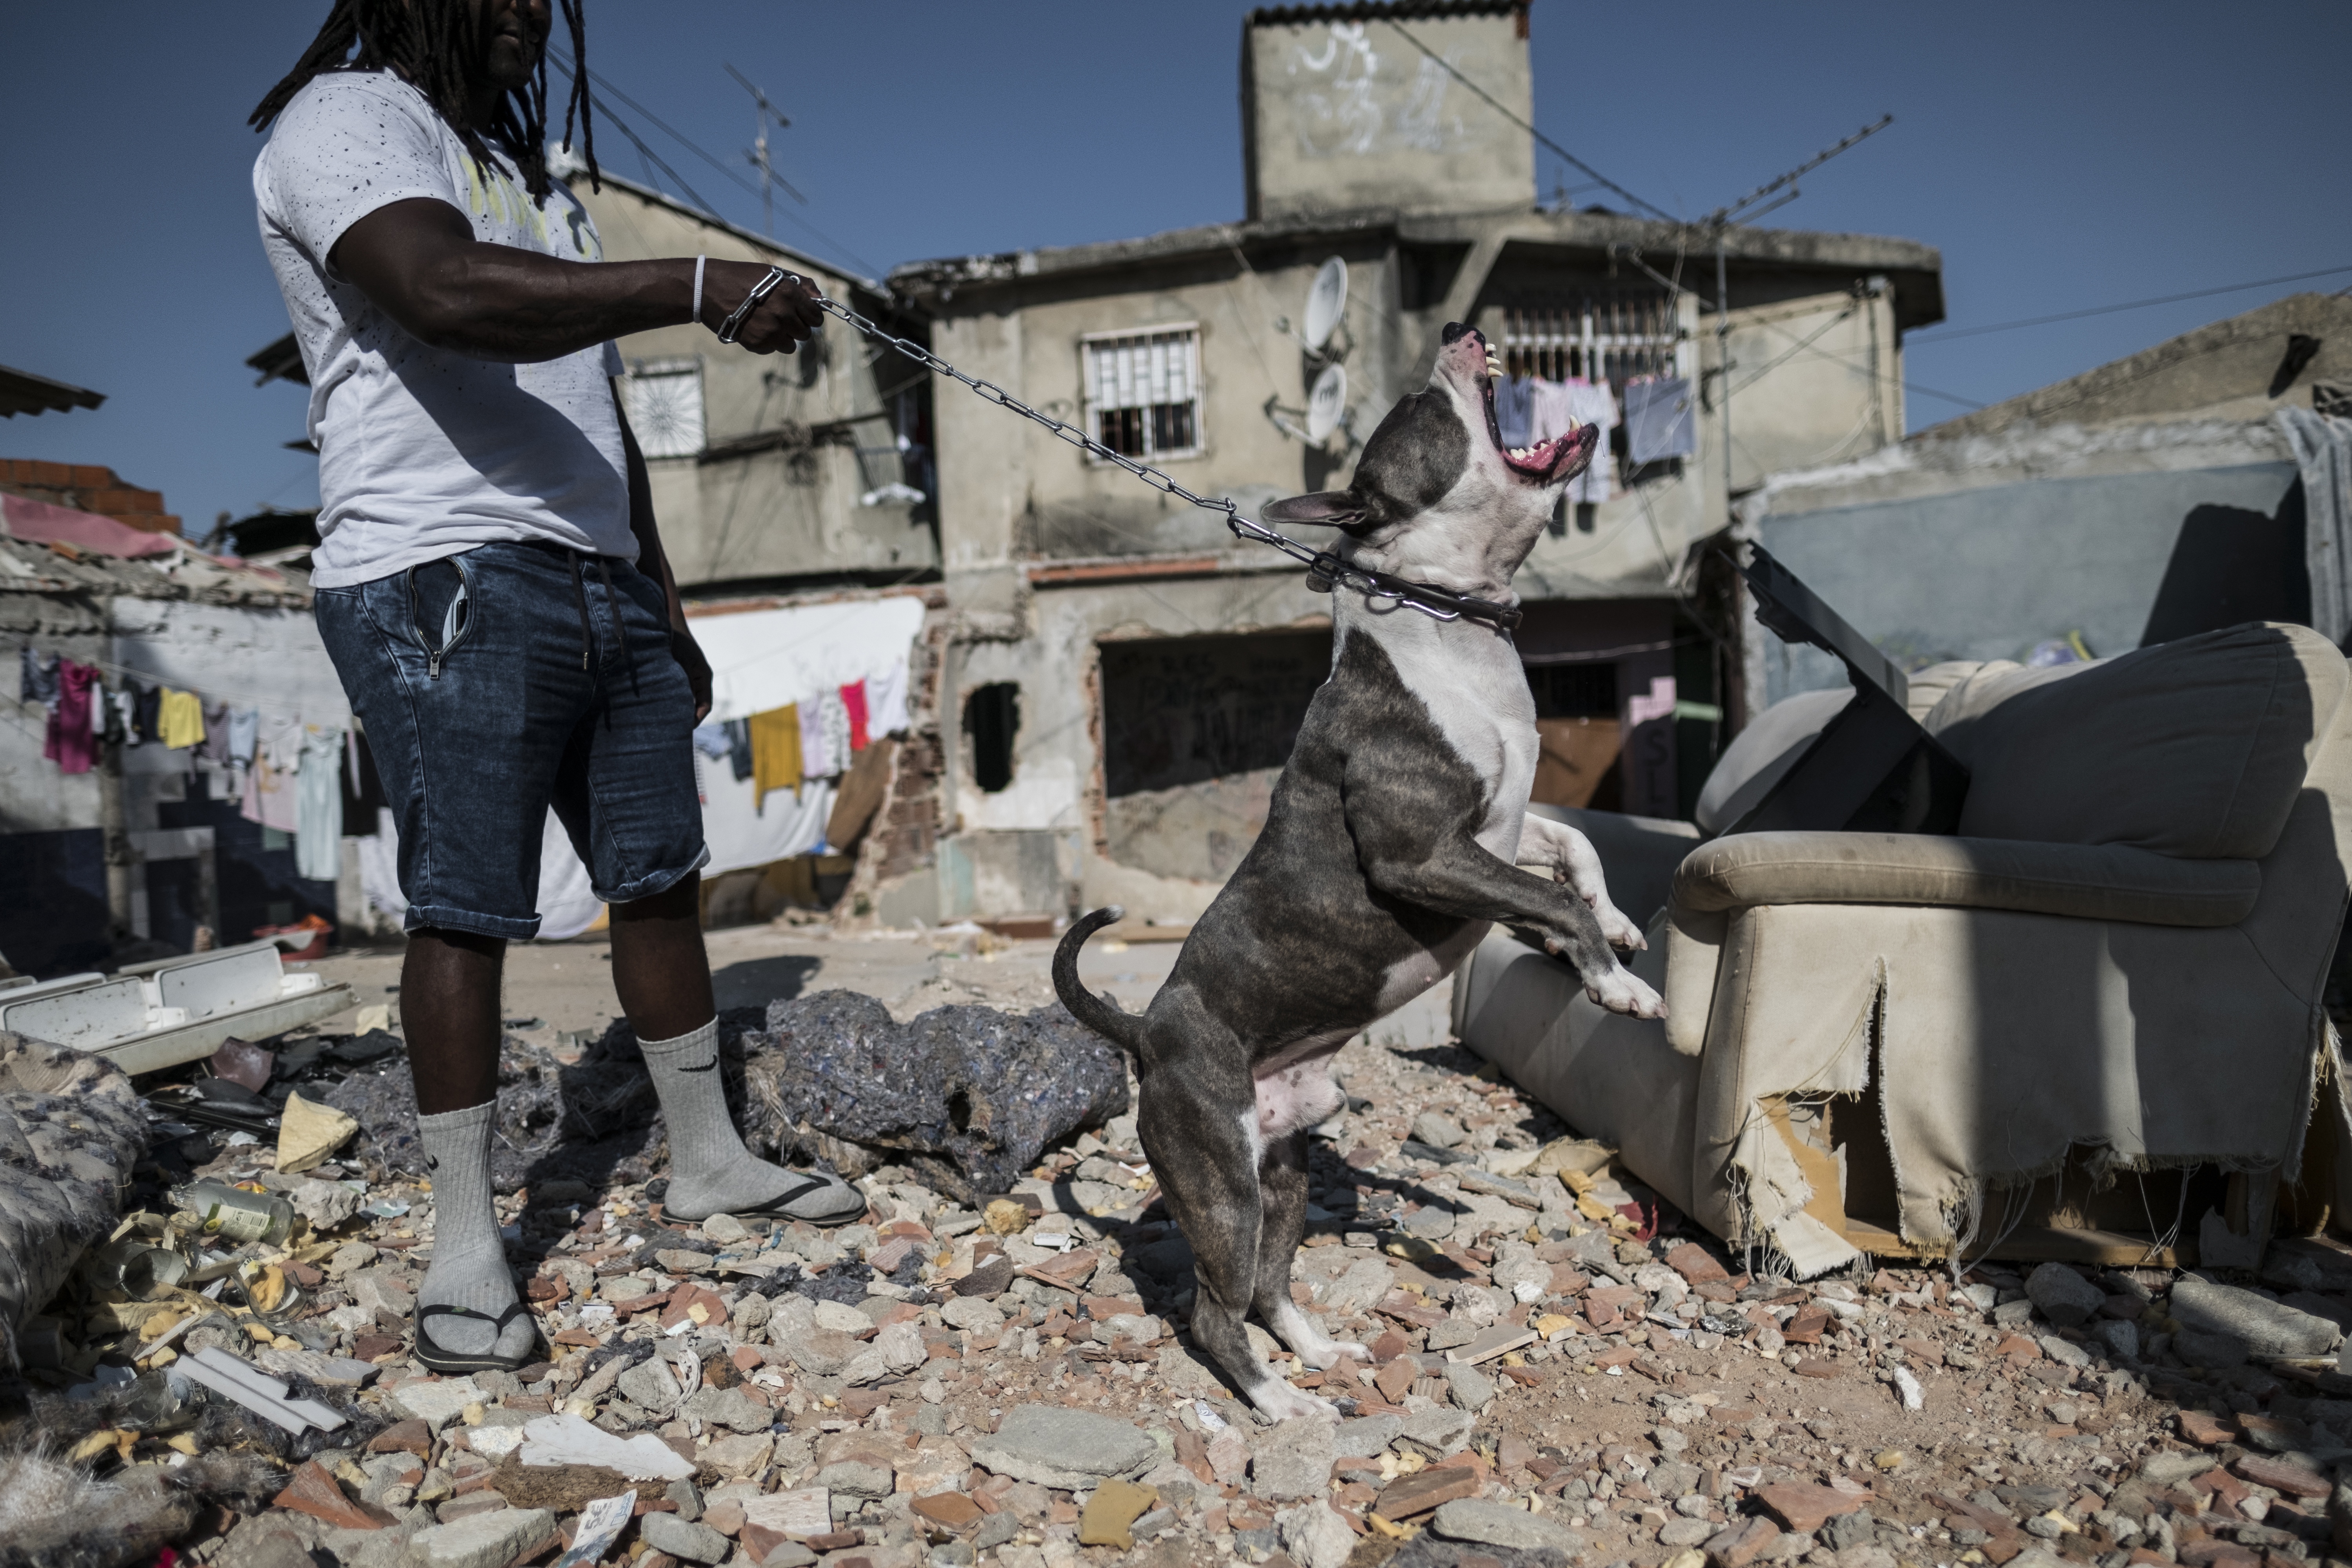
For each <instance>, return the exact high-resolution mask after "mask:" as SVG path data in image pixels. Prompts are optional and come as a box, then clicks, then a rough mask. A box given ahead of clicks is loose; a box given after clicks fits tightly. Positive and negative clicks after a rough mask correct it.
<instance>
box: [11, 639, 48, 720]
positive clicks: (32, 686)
mask: <svg viewBox="0 0 2352 1568" xmlns="http://www.w3.org/2000/svg"><path fill="white" fill-rule="evenodd" d="M16 659H17V668H16V700H17V701H19V702H37V703H39V704H40V705H41V706H42V707H44V708H53V707H55V706H56V705H57V700H58V657H57V655H55V654H51V655H49V656H48V657H47V658H42V657H41V655H40V653H39V652H38V650H37V649H36V648H35V647H33V645H32V644H31V643H26V645H25V646H24V647H21V648H18V649H17V650H16Z"/></svg>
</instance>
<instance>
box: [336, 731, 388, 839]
mask: <svg viewBox="0 0 2352 1568" xmlns="http://www.w3.org/2000/svg"><path fill="white" fill-rule="evenodd" d="M342 785H343V832H344V833H345V834H347V835H348V836H350V837H353V838H364V837H367V836H368V835H369V834H371V833H373V832H374V831H375V823H376V814H377V813H378V812H379V811H381V810H383V804H384V801H383V780H382V779H380V778H378V777H377V776H376V771H375V754H374V753H373V752H371V751H369V750H368V743H367V736H366V735H365V734H364V733H362V731H361V730H360V729H359V727H358V726H357V725H353V726H352V728H351V729H349V730H347V731H344V732H343V773H342Z"/></svg>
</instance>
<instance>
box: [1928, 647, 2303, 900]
mask: <svg viewBox="0 0 2352 1568" xmlns="http://www.w3.org/2000/svg"><path fill="white" fill-rule="evenodd" d="M2345 686H2346V670H2345V662H2344V656H2343V655H2342V654H2340V653H2338V652H2336V649H2335V647H2332V646H2331V645H2330V644H2329V643H2328V642H2327V640H2326V638H2325V637H2321V636H2320V635H2319V634H2318V633H2316V632H2315V631H2312V630H2310V629H2309V628H2308V627H2304V626H2277V625H2270V624H2263V623H2251V622H2250V623H2248V624H2247V625H2245V626H2231V627H2228V628H2226V629H2224V630H2221V631H2217V632H2206V633H2203V634H2201V635H2200V636H2197V637H2183V638H2181V639H2180V640H2179V641H2178V642H2172V643H2164V644H2160V645H2158V647H2148V648H2141V649H2139V650H2138V651H2137V652H2134V653H2127V654H2124V655H2121V656H2120V657H2118V658H2111V659H2105V660H2101V661H2100V662H2098V663H2095V664H2088V665H2060V666H2057V667H2055V668H2042V669H2025V668H2019V667H2018V666H2016V665H2012V664H1990V665H1987V666H1985V667H1984V668H1982V669H1980V670H1979V671H1978V672H1977V673H1976V674H1975V675H1973V676H1971V677H1969V679H1966V680H1964V681H1962V682H1960V683H1959V684H1958V686H1956V687H1954V688H1953V689H1951V690H1950V691H1949V692H1948V693H1947V694H1946V696H1945V697H1944V700H1942V701H1941V702H1938V703H1937V705H1936V708H1935V710H1934V711H1933V712H1931V713H1930V714H1929V715H1928V716H1927V729H1928V730H1929V731H1931V732H1933V733H1934V734H1935V735H1936V737H1937V739H1938V740H1940V741H1942V742H1943V743H1944V744H1945V745H1946V746H1947V747H1948V748H1950V750H1951V751H1952V752H1953V753H1954V754H1955V755H1956V756H1958V758H1959V759H1960V761H1961V762H1962V763H1965V764H1967V766H1968V769H1969V795H1968V802H1967V804H1966V805H1964V806H1963V807H1962V808H1961V812H1960V833H1961V835H1962V836H1963V837H1970V838H2008V839H2032V840H2039V841H2041V842H2043V843H2049V844H2117V845H2126V846H2129V847H2134V848H2138V849H2146V850H2148V851H2150V852H2152V853H2155V854H2158V855H2169V856H2176V857H2181V858H2191V859H2242V860H2259V859H2261V858H2263V856H2265V855H2267V854H2269V853H2270V850H2271V846H2272V845H2273V844H2275V843H2276V842H2277V841H2278V836H2279V830H2280V829H2281V828H2282V827H2283V826H2285V823H2286V816H2287V812H2288V810H2289V809H2290V808H2291V807H2292V806H2293V805H2294V798H2295V794H2296V792H2297V791H2298V790H2300V789H2301V788H2302V787H2303V781H2304V774H2305V772H2306V771H2307V768H2308V765H2309V759H2310V756H2311V754H2312V753H2313V752H2315V751H2316V750H2317V746H2318V742H2319V739H2320V737H2322V736H2324V735H2325V734H2326V731H2327V729H2328V726H2329V725H2330V724H2331V723H2332V722H2333V721H2334V719H2335V716H2336V707H2337V705H2338V704H2339V703H2340V702H2341V701H2342V700H2343V698H2344V689H2345Z"/></svg>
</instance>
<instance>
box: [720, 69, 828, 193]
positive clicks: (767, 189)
mask: <svg viewBox="0 0 2352 1568" xmlns="http://www.w3.org/2000/svg"><path fill="white" fill-rule="evenodd" d="M719 64H721V65H727V62H725V61H724V60H721V61H720V62H719ZM727 74H728V75H729V76H731V77H733V78H734V79H735V80H736V82H737V84H738V85H740V87H741V88H742V89H743V90H744V91H745V92H748V93H750V94H751V103H752V110H751V146H750V147H748V148H746V149H745V150H744V153H743V156H744V158H745V160H746V161H748V162H749V163H751V167H753V168H754V169H757V170H759V171H760V226H761V231H762V232H763V233H766V234H768V235H770V236H772V235H774V233H775V232H776V195H775V188H776V187H777V186H779V185H782V187H783V190H784V195H788V196H790V197H792V198H793V200H794V201H796V202H798V203H800V204H801V205H803V206H806V205H808V198H807V197H806V196H804V195H801V194H800V192H798V191H796V190H794V189H793V186H792V182H791V181H789V180H787V179H785V178H784V177H783V176H782V174H777V173H776V169H775V165H774V164H772V163H770V162H769V161H768V127H769V126H770V125H771V124H773V125H774V126H775V128H776V129H777V130H779V131H782V130H785V129H787V128H788V127H789V126H791V124H792V121H789V120H787V119H785V118H784V115H783V111H782V110H780V109H778V108H777V107H776V106H775V105H774V104H772V103H771V102H769V101H768V95H767V94H766V93H764V92H761V90H760V89H758V88H757V87H755V86H754V85H752V82H751V79H750V78H749V77H746V76H745V75H744V74H743V73H742V72H741V71H739V70H737V69H736V68H734V67H733V66H731V65H729V66H727Z"/></svg>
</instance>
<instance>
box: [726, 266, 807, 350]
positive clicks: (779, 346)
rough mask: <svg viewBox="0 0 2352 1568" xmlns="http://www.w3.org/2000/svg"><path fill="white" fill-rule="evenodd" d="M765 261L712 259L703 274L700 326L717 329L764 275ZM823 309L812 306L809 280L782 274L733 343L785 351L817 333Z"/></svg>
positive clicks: (755, 348)
mask: <svg viewBox="0 0 2352 1568" xmlns="http://www.w3.org/2000/svg"><path fill="white" fill-rule="evenodd" d="M767 275H768V268H767V265H766V264H765V263H764V262H757V261H712V262H709V263H706V264H705V271H704V273H703V276H702V324H703V325H704V326H706V327H709V328H710V329H711V330H712V331H717V330H718V328H719V322H721V321H725V320H726V319H727V318H728V317H729V316H730V315H731V314H733V313H734V311H735V310H736V308H737V307H738V306H740V305H741V304H742V303H743V301H744V300H746V299H748V298H749V297H750V296H751V290H752V289H756V288H758V287H759V286H760V281H761V279H763V278H765V277H767ZM823 324H824V312H823V311H821V310H818V309H817V306H816V290H815V289H814V288H813V287H811V286H810V284H809V281H808V279H804V278H799V277H797V276H795V277H791V278H786V279H784V280H783V281H782V282H781V283H778V284H777V285H776V286H775V287H774V288H773V289H769V290H768V296H767V298H766V299H764V300H761V301H760V302H759V304H757V305H755V306H754V307H752V310H751V318H750V319H749V320H748V321H745V322H744V323H743V326H742V330H741V331H739V332H737V333H736V335H735V341H736V342H738V343H740V344H741V345H742V346H743V347H745V348H747V349H750V350H751V352H752V353H755V354H772V353H792V352H793V348H794V347H795V346H797V345H798V344H801V343H803V342H807V341H809V340H810V339H812V338H814V337H815V336H816V333H817V329H818V328H819V327H820V326H821V325H823Z"/></svg>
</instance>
